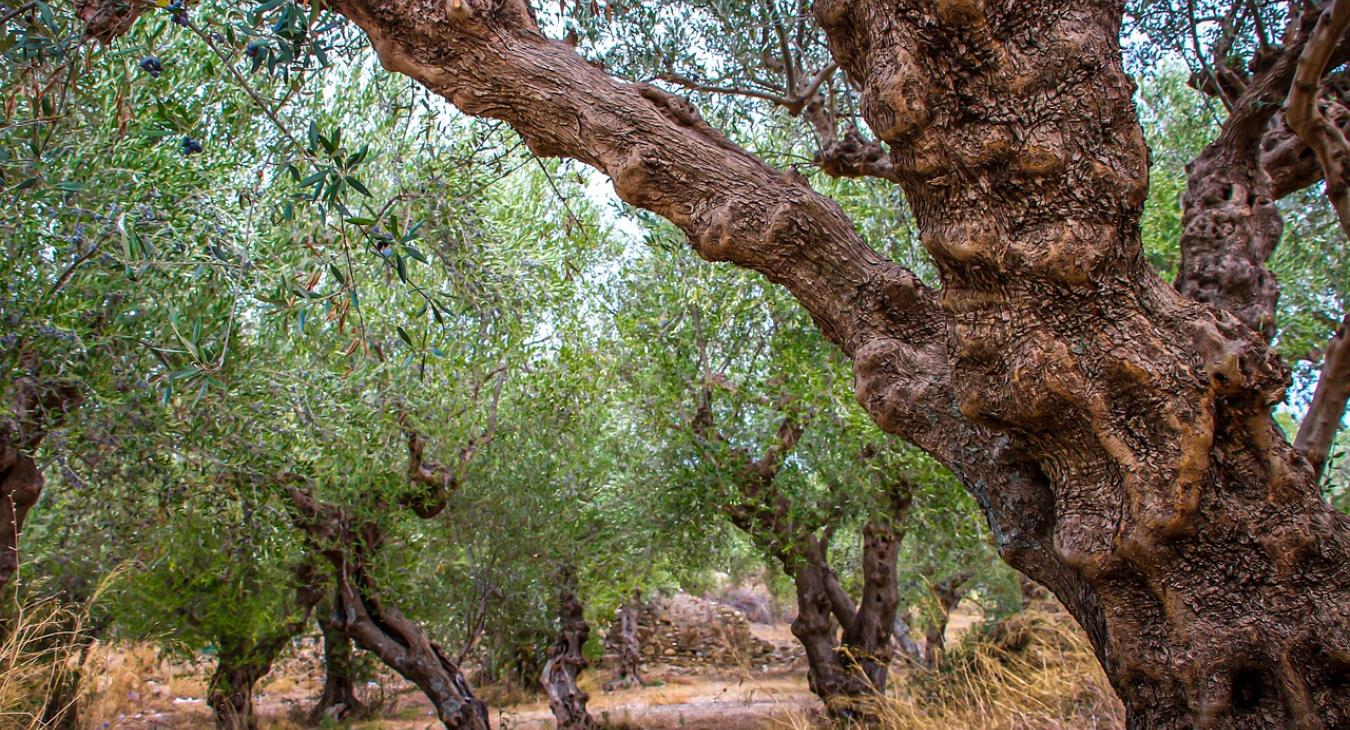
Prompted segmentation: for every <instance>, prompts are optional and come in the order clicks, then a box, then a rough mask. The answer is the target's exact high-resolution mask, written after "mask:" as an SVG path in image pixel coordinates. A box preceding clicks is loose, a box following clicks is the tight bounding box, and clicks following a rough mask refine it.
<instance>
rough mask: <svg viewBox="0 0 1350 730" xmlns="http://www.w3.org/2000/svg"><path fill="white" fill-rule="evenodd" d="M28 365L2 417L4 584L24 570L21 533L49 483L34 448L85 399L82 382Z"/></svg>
mask: <svg viewBox="0 0 1350 730" xmlns="http://www.w3.org/2000/svg"><path fill="white" fill-rule="evenodd" d="M24 366H25V367H24V369H25V370H28V371H30V372H31V374H28V375H22V376H20V377H18V378H16V379H15V380H14V382H13V383H11V384H9V385H8V386H7V387H6V388H5V395H6V396H7V397H8V399H9V401H10V403H9V406H10V412H9V414H7V418H6V419H5V420H3V421H0V590H2V589H4V588H5V587H6V586H8V585H9V583H10V581H12V580H13V579H14V575H15V573H17V572H18V570H19V534H20V533H21V532H22V531H23V523H24V520H25V519H26V518H27V516H28V510H30V509H32V507H33V505H34V504H37V501H38V497H40V496H42V487H43V486H44V484H45V483H46V480H45V479H44V478H43V476H42V471H41V470H40V469H38V466H37V462H36V461H34V460H33V453H34V452H35V451H36V450H37V448H38V446H40V445H41V444H42V441H43V439H45V438H46V437H47V434H48V433H49V432H50V431H52V430H54V429H56V428H59V427H60V425H61V423H62V422H63V421H64V420H65V419H66V417H67V416H68V415H69V414H70V413H71V411H73V410H74V409H75V408H76V407H77V406H78V405H79V404H80V402H81V401H82V400H83V399H84V398H83V395H82V394H81V392H80V389H79V386H77V385H76V384H74V383H70V382H65V381H52V380H46V379H43V378H42V377H40V376H39V375H38V374H37V369H38V368H37V363H36V362H35V361H34V359H33V358H26V359H25V362H24Z"/></svg>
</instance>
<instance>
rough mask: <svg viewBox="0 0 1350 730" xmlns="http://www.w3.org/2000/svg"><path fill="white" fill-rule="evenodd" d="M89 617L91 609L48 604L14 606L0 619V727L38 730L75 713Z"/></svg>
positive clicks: (42, 601) (46, 601)
mask: <svg viewBox="0 0 1350 730" xmlns="http://www.w3.org/2000/svg"><path fill="white" fill-rule="evenodd" d="M105 584H106V583H105ZM99 592H100V593H101V589H100V591H99ZM94 600H97V594H96V596H95V599H94ZM91 604H92V601H91ZM88 616H89V614H88V606H80V605H74V604H69V603H65V602H62V601H61V600H59V599H56V598H43V599H35V600H32V601H31V602H27V603H25V602H20V601H15V603H14V605H12V606H11V607H10V608H9V611H8V615H6V616H4V618H3V619H0V727H5V728H15V730H18V729H19V728H39V727H43V726H44V725H45V724H49V723H51V722H53V721H54V720H55V719H57V718H60V717H63V716H64V715H65V714H66V713H68V712H72V711H73V708H74V707H75V705H76V702H77V699H78V697H79V692H78V688H77V686H76V682H78V674H77V670H78V669H79V667H80V663H81V660H82V657H83V654H84V650H85V648H86V647H87V643H86V642H85V641H84V639H83V636H82V634H83V627H84V625H85V623H86V622H87V619H88Z"/></svg>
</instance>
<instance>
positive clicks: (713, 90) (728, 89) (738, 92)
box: [656, 74, 792, 106]
mask: <svg viewBox="0 0 1350 730" xmlns="http://www.w3.org/2000/svg"><path fill="white" fill-rule="evenodd" d="M656 78H657V79H658V80H660V81H665V82H668V83H672V84H675V85H676V86H682V87H684V88H686V89H689V90H690V91H702V92H705V93H709V94H726V95H728V96H748V97H750V98H752V99H763V100H764V101H768V102H771V103H774V104H777V105H779V106H791V105H792V100H791V99H789V98H788V97H785V96H780V95H778V94H770V93H768V92H765V91H756V90H754V89H745V88H740V87H734V86H710V85H708V84H702V83H699V82H697V81H695V80H693V79H691V78H689V77H688V76H681V75H680V74H663V75H661V76H657V77H656Z"/></svg>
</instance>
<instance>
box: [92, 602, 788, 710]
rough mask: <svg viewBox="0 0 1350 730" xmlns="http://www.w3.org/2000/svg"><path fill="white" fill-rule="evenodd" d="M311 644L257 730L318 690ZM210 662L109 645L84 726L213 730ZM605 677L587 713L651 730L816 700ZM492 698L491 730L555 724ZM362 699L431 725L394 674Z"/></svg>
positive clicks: (658, 679)
mask: <svg viewBox="0 0 1350 730" xmlns="http://www.w3.org/2000/svg"><path fill="white" fill-rule="evenodd" d="M753 630H754V632H755V633H756V635H759V636H760V637H761V638H764V639H765V640H768V641H774V642H782V641H791V640H792V636H791V633H790V632H789V631H788V630H787V627H786V625H756V626H755V627H754V629H753ZM317 649H318V647H317V646H314V645H309V644H302V645H301V646H299V647H298V648H297V649H296V650H294V651H293V652H291V653H290V654H288V655H287V656H286V657H284V658H283V660H282V661H281V662H280V663H279V666H278V667H277V668H275V669H274V670H273V672H272V674H271V675H269V677H268V678H267V679H266V680H264V681H263V682H262V684H261V687H260V689H259V691H258V693H257V695H256V703H257V709H258V714H259V717H260V719H261V723H262V727H264V728H276V729H283V728H294V727H298V726H299V725H300V722H299V721H300V719H301V718H302V717H303V716H304V714H305V713H306V712H307V711H308V710H309V708H310V707H311V705H312V703H313V702H314V699H315V697H317V696H318V694H319V691H320V689H321V688H322V681H323V673H322V667H321V666H319V665H318V663H317V653H318V652H317ZM209 671H210V662H209V661H207V660H203V661H199V662H194V663H183V662H172V661H168V660H166V659H165V658H163V657H161V656H159V655H158V653H157V652H156V651H155V650H154V649H152V648H150V647H145V646H140V647H116V648H114V647H107V648H105V655H104V657H103V662H102V664H101V667H100V670H99V673H100V674H101V676H99V677H97V678H94V679H93V682H94V687H93V690H94V697H93V699H92V701H91V702H90V704H89V709H90V710H91V714H92V715H93V717H92V718H91V719H93V720H94V722H92V723H91V725H90V726H91V727H95V728H100V730H101V729H102V728H107V729H108V730H113V729H118V730H182V729H184V728H197V727H210V726H211V713H210V709H209V708H208V707H207V705H206V702H205V699H204V698H205V695H206V688H207V687H206V686H207V679H208V677H209ZM607 678H608V674H607V672H605V671H604V670H603V669H602V670H600V671H594V672H588V673H587V674H585V675H583V676H582V688H583V689H584V690H586V691H587V692H588V693H589V694H590V695H591V700H590V703H589V709H590V711H591V714H592V715H593V716H595V717H596V719H599V720H604V721H607V722H611V723H628V724H630V725H632V726H635V727H642V728H652V729H654V730H661V729H664V728H692V729H700V728H706V729H708V730H712V729H713V728H726V729H727V730H750V729H752V728H767V727H782V718H784V717H785V716H786V715H788V714H789V713H797V714H800V713H801V712H803V711H810V710H812V709H813V707H814V704H815V697H814V696H813V695H812V694H811V693H810V690H809V689H808V687H807V684H806V673H805V669H804V667H774V668H768V670H767V671H764V668H760V669H756V668H748V667H726V668H709V669H708V670H706V671H694V670H690V669H687V668H675V667H666V666H662V665H659V664H658V665H654V666H648V667H645V679H646V680H647V685H646V686H643V687H640V688H635V689H625V690H616V691H613V692H606V691H603V690H602V689H601V685H602V684H603V682H604V681H605V680H606V679H607ZM481 693H482V694H483V695H484V696H487V697H493V695H497V696H496V697H493V699H494V701H493V702H491V703H490V704H492V705H493V710H492V716H493V727H495V728H501V729H502V730H543V729H544V728H552V727H553V726H554V721H553V715H552V713H550V712H549V709H548V703H547V701H546V700H545V698H544V697H543V696H542V695H539V696H537V697H530V698H523V701H521V700H522V698H521V697H520V696H519V693H514V696H512V695H513V693H504V692H503V691H502V690H501V688H495V687H485V688H482V689H481ZM364 699H366V700H367V701H368V702H370V703H371V704H373V705H376V706H377V707H378V710H377V713H376V716H375V717H374V718H372V719H369V720H364V721H360V722H354V723H352V724H350V725H349V727H351V728H356V729H361V730H376V729H379V730H422V729H423V728H437V727H439V725H438V724H437V723H436V722H435V717H434V714H433V712H432V709H431V705H430V704H429V703H428V702H427V701H426V698H425V697H424V696H423V695H422V694H421V693H420V692H418V691H417V689H416V688H415V687H412V686H411V685H408V684H407V683H406V682H404V681H403V680H402V679H401V678H399V677H397V676H380V677H377V678H376V681H372V682H370V683H368V685H367V687H366V688H365V690H364Z"/></svg>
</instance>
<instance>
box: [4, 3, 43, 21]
mask: <svg viewBox="0 0 1350 730" xmlns="http://www.w3.org/2000/svg"><path fill="white" fill-rule="evenodd" d="M36 7H37V2H36V1H35V0H34V1H31V2H26V3H24V4H23V5H20V6H19V7H17V8H14V9H13V10H11V11H9V12H8V13H5V14H4V15H3V16H0V25H4V24H5V23H8V22H9V21H11V20H13V19H14V18H15V17H16V16H18V15H21V14H23V13H25V12H27V11H29V10H32V9H33V8H36Z"/></svg>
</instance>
